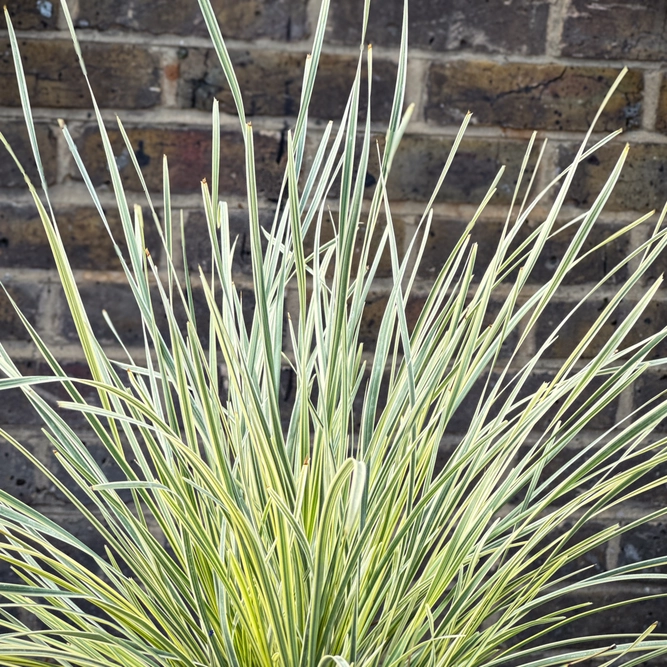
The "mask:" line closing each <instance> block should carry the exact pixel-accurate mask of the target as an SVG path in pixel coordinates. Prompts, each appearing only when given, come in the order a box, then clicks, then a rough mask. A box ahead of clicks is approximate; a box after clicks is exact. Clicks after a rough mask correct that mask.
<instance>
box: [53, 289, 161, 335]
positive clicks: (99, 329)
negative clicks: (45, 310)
mask: <svg viewBox="0 0 667 667" xmlns="http://www.w3.org/2000/svg"><path fill="white" fill-rule="evenodd" d="M79 291H80V293H81V298H82V299H83V303H84V306H85V308H86V311H87V313H88V319H89V320H90V323H91V325H92V328H93V332H94V334H95V336H96V337H97V338H98V339H99V340H102V341H105V342H115V340H116V339H115V337H114V335H113V333H112V331H111V329H110V328H109V326H108V325H107V323H106V321H105V320H104V316H103V314H102V311H103V310H105V311H106V312H107V313H108V315H109V318H110V320H111V322H112V323H113V325H114V327H115V329H116V331H117V332H118V334H119V336H120V337H121V339H122V341H123V342H124V343H125V344H126V345H139V344H142V343H143V334H142V328H141V315H140V311H139V307H138V306H137V304H136V302H135V300H134V296H133V295H132V292H131V290H130V288H129V286H128V285H125V284H118V283H109V282H104V281H102V280H100V281H95V282H93V283H86V284H83V285H81V286H80V287H79ZM158 321H159V323H160V328H161V329H162V330H164V329H165V320H164V318H163V317H158ZM63 333H64V335H65V337H66V338H69V339H71V340H77V333H76V328H75V326H74V321H73V320H72V318H71V316H70V315H69V313H68V314H67V316H66V318H65V322H64V325H63Z"/></svg>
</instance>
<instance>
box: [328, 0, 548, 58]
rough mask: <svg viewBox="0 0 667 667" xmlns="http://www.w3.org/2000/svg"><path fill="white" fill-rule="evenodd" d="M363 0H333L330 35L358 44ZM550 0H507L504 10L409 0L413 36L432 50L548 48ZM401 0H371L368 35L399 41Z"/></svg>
mask: <svg viewBox="0 0 667 667" xmlns="http://www.w3.org/2000/svg"><path fill="white" fill-rule="evenodd" d="M362 11H363V3H361V4H360V3H359V2H356V0H342V1H341V2H338V3H335V4H332V13H331V29H330V33H329V35H330V39H331V41H332V42H337V43H346V44H357V43H358V42H359V38H360V35H361V25H362ZM548 13H549V3H548V2H546V1H545V0H536V1H534V2H531V1H530V0H508V1H507V2H506V3H505V5H504V6H503V8H502V10H501V11H490V7H489V5H488V4H487V2H485V0H472V1H468V2H466V1H465V0H415V1H414V2H411V3H410V14H409V41H410V45H411V46H413V47H416V48H421V49H429V50H433V51H468V50H471V51H477V52H482V53H521V54H540V53H544V45H545V41H546V26H547V18H548ZM402 17H403V3H402V2H376V3H372V4H371V13H370V20H369V30H368V35H367V39H368V40H369V41H370V42H372V43H374V44H379V45H381V46H390V45H396V44H398V43H399V42H400V35H401V23H402Z"/></svg>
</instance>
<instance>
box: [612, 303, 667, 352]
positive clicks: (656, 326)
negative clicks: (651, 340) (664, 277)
mask: <svg viewBox="0 0 667 667" xmlns="http://www.w3.org/2000/svg"><path fill="white" fill-rule="evenodd" d="M662 291H663V295H664V290H662ZM629 306H630V304H628V305H627V306H626V309H628V310H629ZM665 327H667V301H663V300H662V299H653V300H652V301H651V302H650V303H649V304H648V305H647V306H646V308H645V309H644V311H643V312H642V314H641V315H640V317H639V319H638V320H637V322H636V323H635V325H634V326H633V327H632V329H631V331H630V333H629V334H628V336H627V337H626V338H625V340H624V341H623V344H624V345H625V346H627V345H633V344H635V343H639V342H640V341H642V340H644V339H646V338H648V337H649V336H652V335H654V334H657V333H658V332H659V331H661V330H662V329H664V328H665ZM666 354H667V341H665V340H662V341H661V342H660V343H659V344H658V345H657V346H656V347H655V348H654V349H653V351H652V353H651V357H652V358H655V357H664V356H665V355H666Z"/></svg>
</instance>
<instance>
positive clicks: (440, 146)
mask: <svg viewBox="0 0 667 667" xmlns="http://www.w3.org/2000/svg"><path fill="white" fill-rule="evenodd" d="M452 143H453V142H452V140H451V139H449V138H443V137H437V136H420V135H407V136H406V137H405V138H404V139H403V142H402V144H401V147H400V148H399V150H398V153H397V154H396V158H395V160H394V165H393V167H392V172H391V175H390V177H389V182H388V185H387V189H388V192H389V196H390V198H391V199H394V200H416V201H428V199H429V198H430V196H431V193H432V191H433V188H434V187H435V184H436V182H437V180H438V178H439V176H440V173H441V171H442V168H443V166H444V164H445V162H446V160H447V156H448V155H449V151H450V149H451V146H452ZM526 148H527V142H523V141H510V140H503V139H501V140H497V139H489V140H487V139H465V140H464V141H463V142H462V143H461V145H460V146H459V150H458V152H457V154H456V157H455V158H454V161H453V163H452V166H451V169H450V171H449V174H448V176H447V178H446V179H445V182H444V185H443V187H442V189H441V190H440V193H439V195H438V197H437V200H436V201H438V202H443V201H447V202H459V203H474V204H479V203H480V202H481V201H482V199H483V197H484V195H485V194H486V192H487V191H488V189H489V186H490V185H491V183H492V182H493V179H494V178H495V177H496V175H497V173H498V171H499V170H500V168H501V166H502V165H507V169H506V171H505V174H504V176H503V178H502V180H501V182H500V183H499V185H498V190H497V192H496V194H495V196H494V197H493V199H492V203H494V204H508V203H509V202H510V201H511V200H512V194H513V192H514V188H515V185H516V179H517V177H518V174H519V170H520V168H521V163H522V160H523V157H524V154H525V151H526ZM531 163H532V161H531ZM529 171H530V170H529ZM529 178H530V176H529V175H527V176H525V177H524V183H526V182H527V180H528V179H529Z"/></svg>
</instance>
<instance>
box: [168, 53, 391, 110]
mask: <svg viewBox="0 0 667 667" xmlns="http://www.w3.org/2000/svg"><path fill="white" fill-rule="evenodd" d="M180 53H181V54H182V56H183V57H182V59H181V62H180V64H179V77H178V91H177V95H178V99H179V105H180V106H181V107H184V108H189V107H193V108H196V109H203V110H205V111H210V109H211V107H212V104H213V98H214V97H216V98H217V99H218V100H219V101H220V108H221V110H222V111H225V112H227V113H231V114H234V113H236V107H235V105H234V100H233V98H232V94H231V92H230V90H229V87H228V85H227V81H226V79H225V76H224V74H223V72H222V69H221V67H220V65H219V63H218V58H217V56H216V55H215V52H214V51H213V50H212V49H208V50H202V49H183V50H181V52H180ZM230 57H231V59H232V62H233V63H234V68H235V71H236V76H237V78H238V81H239V86H240V88H241V91H242V92H243V99H244V103H245V113H246V114H247V115H248V116H255V115H257V116H296V115H297V113H298V111H299V104H300V98H301V84H302V81H303V69H304V61H305V58H304V56H303V54H300V53H280V52H272V51H231V52H230ZM356 68H357V58H350V57H348V56H339V55H330V54H323V55H322V57H321V59H320V67H319V70H318V76H317V82H316V84H315V88H314V91H313V97H312V100H311V104H310V107H309V112H308V115H309V117H310V118H321V119H323V120H331V119H338V118H340V117H342V115H343V112H344V110H345V105H346V103H347V98H348V95H349V93H350V88H351V86H352V81H353V79H354V75H355V72H356ZM365 74H366V69H365V66H364V77H363V82H362V88H361V90H362V95H361V100H360V102H361V105H360V106H361V110H362V112H364V113H365V110H366V99H367V96H366V90H367V88H366V86H367V77H366V76H365ZM395 80H396V65H394V64H393V63H391V62H389V61H386V60H380V59H374V60H373V98H372V101H371V104H372V115H373V118H374V119H375V120H382V121H386V120H388V119H389V117H390V114H391V104H392V99H393V94H394V85H395Z"/></svg>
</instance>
